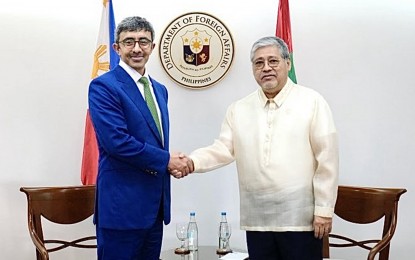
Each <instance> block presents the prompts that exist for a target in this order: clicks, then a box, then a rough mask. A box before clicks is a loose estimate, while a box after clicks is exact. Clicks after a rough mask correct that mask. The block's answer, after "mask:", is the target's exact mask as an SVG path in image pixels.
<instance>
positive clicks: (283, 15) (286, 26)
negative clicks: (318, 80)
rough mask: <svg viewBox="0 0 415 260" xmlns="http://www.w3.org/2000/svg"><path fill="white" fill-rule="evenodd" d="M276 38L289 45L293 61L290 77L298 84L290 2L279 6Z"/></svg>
mask: <svg viewBox="0 0 415 260" xmlns="http://www.w3.org/2000/svg"><path fill="white" fill-rule="evenodd" d="M276 36H277V37H279V38H281V39H283V40H284V41H285V43H287V45H288V50H289V51H290V59H291V70H290V71H289V73H288V77H290V79H291V80H292V81H293V82H295V83H297V77H296V76H295V69H294V59H293V43H292V37H291V22H290V6H289V3H288V0H280V2H279V4H278V19H277V29H276Z"/></svg>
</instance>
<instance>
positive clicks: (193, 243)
mask: <svg viewBox="0 0 415 260" xmlns="http://www.w3.org/2000/svg"><path fill="white" fill-rule="evenodd" d="M187 236H188V238H189V250H191V251H196V250H197V249H198V232H197V224H196V214H195V213H194V212H190V221H189V226H188V228H187Z"/></svg>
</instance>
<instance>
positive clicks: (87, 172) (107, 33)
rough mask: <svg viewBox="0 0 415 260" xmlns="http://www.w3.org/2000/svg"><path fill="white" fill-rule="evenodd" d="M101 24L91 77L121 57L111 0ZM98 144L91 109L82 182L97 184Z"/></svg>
mask: <svg viewBox="0 0 415 260" xmlns="http://www.w3.org/2000/svg"><path fill="white" fill-rule="evenodd" d="M102 2H103V3H102V4H103V8H102V16H101V24H100V29H99V34H98V40H97V48H96V50H95V54H94V63H93V66H92V75H91V78H92V79H93V78H96V77H98V76H99V75H102V74H103V73H105V72H107V71H109V70H110V69H112V68H114V67H115V66H117V64H118V61H119V57H118V55H117V53H115V51H114V50H113V48H112V44H113V43H114V31H115V20H114V10H113V7H112V1H111V0H103V1H102ZM98 157H99V152H98V144H97V139H96V136H95V130H94V126H93V125H92V121H91V118H90V116H89V111H87V113H86V120H85V136H84V147H83V155H82V167H81V181H82V184H84V185H88V184H95V183H96V178H97V173H98Z"/></svg>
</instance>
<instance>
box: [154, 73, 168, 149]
mask: <svg viewBox="0 0 415 260" xmlns="http://www.w3.org/2000/svg"><path fill="white" fill-rule="evenodd" d="M150 81H151V84H152V86H153V90H154V95H155V98H156V100H157V104H158V106H159V109H160V118H161V124H162V128H163V137H164V147H165V148H168V146H167V145H168V140H169V131H168V130H169V114H168V108H167V95H166V94H163V90H164V88H162V87H161V86H160V84H159V83H157V82H156V81H154V80H152V79H151V77H150Z"/></svg>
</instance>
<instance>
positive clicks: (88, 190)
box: [20, 185, 96, 260]
mask: <svg viewBox="0 0 415 260" xmlns="http://www.w3.org/2000/svg"><path fill="white" fill-rule="evenodd" d="M20 191H21V192H24V193H25V194H26V197H27V205H28V211H27V212H28V214H27V218H28V227H29V233H30V237H31V238H32V241H33V243H34V245H35V247H36V259H37V260H40V259H42V260H48V259H49V253H50V252H54V251H58V250H61V249H64V248H67V247H77V248H96V236H95V234H94V235H93V236H88V237H82V238H79V239H76V240H74V241H64V240H59V239H54V240H47V239H44V237H43V230H42V218H46V219H47V220H49V221H51V222H52V223H57V224H75V223H79V222H81V221H83V220H85V219H87V218H89V217H90V216H91V215H92V214H93V213H94V205H95V202H94V200H95V186H94V185H90V186H72V187H22V188H20ZM90 240H92V241H93V240H95V241H93V242H92V243H93V244H91V241H90ZM86 241H88V242H86ZM46 244H49V247H50V248H47V247H46ZM53 244H54V247H53ZM51 245H52V246H51Z"/></svg>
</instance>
